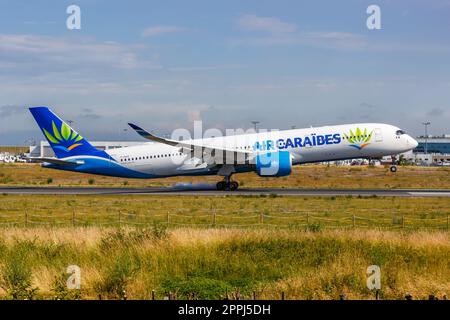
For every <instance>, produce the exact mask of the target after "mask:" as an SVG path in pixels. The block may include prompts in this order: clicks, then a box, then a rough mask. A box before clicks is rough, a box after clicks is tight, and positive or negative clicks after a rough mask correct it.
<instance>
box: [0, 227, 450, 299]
mask: <svg viewBox="0 0 450 320" xmlns="http://www.w3.org/2000/svg"><path fill="white" fill-rule="evenodd" d="M122 232H123V233H122V234H123V235H127V234H128V235H129V234H133V232H136V229H134V228H125V229H123V230H122ZM111 235H116V236H114V237H113V238H111ZM107 239H109V240H107ZM127 239H128V240H127ZM0 241H1V243H3V247H2V249H1V250H2V251H3V252H6V254H5V255H3V256H1V257H0V264H1V265H5V263H8V259H10V257H11V255H12V254H14V252H11V251H9V250H16V251H18V250H19V249H18V248H22V249H20V250H23V248H24V245H26V246H29V249H27V250H29V251H28V252H27V253H26V254H25V256H26V257H28V259H30V261H29V263H30V265H31V267H32V272H33V276H32V285H33V286H36V287H39V293H38V298H39V297H41V298H51V297H53V296H54V295H55V293H54V292H53V291H52V290H53V287H54V281H55V277H56V276H58V275H60V274H61V273H63V272H64V271H65V267H66V266H67V265H68V264H77V265H79V266H80V267H81V268H82V291H81V293H82V297H83V298H85V299H95V298H97V296H98V294H99V293H100V294H102V295H103V297H104V298H105V297H106V298H107V297H109V298H114V297H116V298H117V296H115V293H114V292H109V293H108V292H103V291H101V290H100V291H99V289H98V288H99V287H98V284H99V283H104V282H105V281H119V280H120V281H122V280H123V281H124V282H123V285H124V287H123V288H124V290H126V292H127V296H128V297H129V298H134V299H148V298H149V297H150V292H151V290H152V289H154V290H156V291H157V297H158V298H162V297H163V296H164V294H165V293H166V290H169V289H170V290H174V291H177V292H178V294H179V297H180V298H185V296H184V294H185V293H184V291H183V290H185V289H186V287H187V288H188V289H186V290H189V288H191V289H192V288H195V290H198V291H199V292H197V293H198V294H199V296H200V297H202V296H203V297H209V298H211V297H216V298H220V296H215V295H217V294H219V295H220V294H224V292H223V293H222V292H221V291H220V290H221V288H225V287H227V288H228V290H229V292H231V291H233V290H234V288H235V287H236V286H240V287H241V292H242V293H243V294H244V297H247V298H249V297H250V294H251V292H252V291H256V292H257V296H258V298H260V299H279V298H280V296H281V292H282V291H283V292H285V294H286V297H287V298H288V299H337V298H338V296H339V294H342V293H345V294H346V295H347V296H348V297H349V298H350V299H372V298H373V293H371V292H370V291H369V290H367V289H366V288H365V280H366V274H365V272H366V268H367V266H369V265H371V264H378V265H380V266H381V269H382V290H381V297H382V298H384V299H401V298H403V297H404V295H405V294H406V293H411V294H413V296H414V297H415V298H426V297H427V296H428V295H429V294H436V295H439V296H442V295H444V294H446V295H448V294H449V293H450V269H449V268H448V266H449V264H450V233H448V232H390V231H379V230H369V231H366V230H352V231H348V230H347V231H343V230H333V231H323V232H318V233H316V232H302V231H292V230H291V231H287V230H251V229H191V228H180V229H173V230H170V232H169V234H168V236H167V238H163V239H161V240H154V239H151V238H145V239H141V240H133V238H126V236H125V238H122V237H117V229H116V228H97V227H90V228H56V229H51V228H33V229H23V228H10V229H4V230H0ZM105 241H106V242H105ZM111 241H113V242H111ZM105 245H106V246H105ZM5 250H6V251H5ZM121 263H123V264H121ZM118 265H120V267H119V269H117V268H118ZM128 268H130V270H132V271H130V273H127V270H128ZM118 270H121V271H118ZM117 272H119V274H118V273H117ZM120 272H122V273H124V274H122V273H120ZM121 275H123V276H124V278H120V277H121ZM0 276H3V275H2V272H1V271H0ZM111 277H113V278H112V279H113V280H111ZM114 277H119V278H118V279H116V278H114ZM105 279H110V280H105ZM205 281H206V282H205ZM208 281H209V282H208ZM211 281H213V282H212V283H214V284H215V285H217V286H218V288H219V289H220V290H219V291H217V290H216V289H217V288H214V287H213V288H212V287H211V284H208V283H210V282H211ZM237 283H240V285H238V284H237ZM202 286H204V287H202ZM192 290H194V289H192ZM5 294H6V292H5V291H0V296H1V295H3V296H5Z"/></svg>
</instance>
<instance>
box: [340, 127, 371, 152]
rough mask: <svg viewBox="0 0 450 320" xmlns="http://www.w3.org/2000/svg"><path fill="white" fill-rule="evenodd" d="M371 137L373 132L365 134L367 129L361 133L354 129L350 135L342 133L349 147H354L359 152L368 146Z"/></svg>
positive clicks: (358, 129)
mask: <svg viewBox="0 0 450 320" xmlns="http://www.w3.org/2000/svg"><path fill="white" fill-rule="evenodd" d="M372 135H373V130H372V131H371V132H370V133H367V128H366V129H364V131H361V129H360V128H356V131H355V132H353V131H352V130H350V135H346V134H345V133H344V137H345V139H347V141H348V142H349V143H350V147H354V148H356V149H358V150H361V149H363V148H365V147H367V146H368V145H369V144H370V139H371V138H372Z"/></svg>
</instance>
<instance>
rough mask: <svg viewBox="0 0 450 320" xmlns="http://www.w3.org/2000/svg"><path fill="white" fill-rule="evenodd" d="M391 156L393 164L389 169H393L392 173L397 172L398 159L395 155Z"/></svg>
mask: <svg viewBox="0 0 450 320" xmlns="http://www.w3.org/2000/svg"><path fill="white" fill-rule="evenodd" d="M391 158H392V164H391V166H390V167H389V171H391V172H392V173H396V172H397V166H396V163H397V161H396V158H395V156H391Z"/></svg>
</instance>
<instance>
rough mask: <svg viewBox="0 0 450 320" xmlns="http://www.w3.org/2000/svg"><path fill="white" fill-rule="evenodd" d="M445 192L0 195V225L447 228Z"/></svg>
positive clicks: (449, 211)
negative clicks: (427, 195) (440, 194)
mask: <svg viewBox="0 0 450 320" xmlns="http://www.w3.org/2000/svg"><path fill="white" fill-rule="evenodd" d="M449 215H450V199H449V198H401V197H280V196H275V195H273V196H264V197H262V196H220V197H214V196H213V197H205V196H200V197H198V196H182V197H177V196H153V195H152V196H148V195H147V196H146V195H119V196H117V195H58V196H53V195H0V226H6V227H7V226H29V227H31V226H42V225H48V226H50V225H52V226H93V225H96V226H105V225H109V226H118V225H129V226H146V225H147V226H148V225H150V226H151V225H152V224H153V223H154V222H156V223H164V224H167V222H169V226H180V225H182V226H196V227H211V226H227V227H230V226H236V227H246V226H247V227H262V226H275V227H276V226H280V227H308V226H309V227H312V226H314V227H315V228H327V227H339V226H342V227H353V226H356V227H371V228H375V227H385V228H393V229H404V228H412V229H417V228H429V229H447V228H448V227H449V226H448V222H449Z"/></svg>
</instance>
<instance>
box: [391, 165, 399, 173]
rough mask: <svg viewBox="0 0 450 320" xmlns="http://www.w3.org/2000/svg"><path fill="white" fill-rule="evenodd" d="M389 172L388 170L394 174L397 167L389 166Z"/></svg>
mask: <svg viewBox="0 0 450 320" xmlns="http://www.w3.org/2000/svg"><path fill="white" fill-rule="evenodd" d="M389 170H390V171H391V172H392V173H396V172H397V166H390V168H389Z"/></svg>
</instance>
